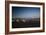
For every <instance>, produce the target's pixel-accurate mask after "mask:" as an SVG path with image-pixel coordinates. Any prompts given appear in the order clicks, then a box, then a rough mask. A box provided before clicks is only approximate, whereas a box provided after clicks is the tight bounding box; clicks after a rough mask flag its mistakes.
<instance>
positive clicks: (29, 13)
mask: <svg viewBox="0 0 46 35" xmlns="http://www.w3.org/2000/svg"><path fill="white" fill-rule="evenodd" d="M12 17H13V18H15V17H16V18H39V17H40V8H38V7H12Z"/></svg>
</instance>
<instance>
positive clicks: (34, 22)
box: [12, 18, 40, 28]
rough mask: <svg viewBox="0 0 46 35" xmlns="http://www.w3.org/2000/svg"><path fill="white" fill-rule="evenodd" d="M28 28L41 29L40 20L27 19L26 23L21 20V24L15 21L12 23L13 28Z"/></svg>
mask: <svg viewBox="0 0 46 35" xmlns="http://www.w3.org/2000/svg"><path fill="white" fill-rule="evenodd" d="M27 27H40V19H39V18H35V19H29V20H28V19H27V20H26V21H25V22H23V21H21V20H19V22H17V21H16V19H15V21H14V22H12V28H27Z"/></svg>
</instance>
